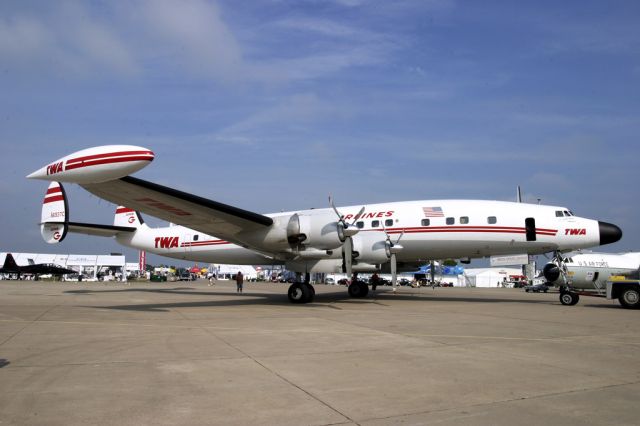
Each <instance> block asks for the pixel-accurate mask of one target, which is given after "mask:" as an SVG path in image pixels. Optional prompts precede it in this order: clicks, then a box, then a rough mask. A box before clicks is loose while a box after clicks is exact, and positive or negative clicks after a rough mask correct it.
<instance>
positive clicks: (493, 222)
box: [487, 216, 498, 225]
mask: <svg viewBox="0 0 640 426" xmlns="http://www.w3.org/2000/svg"><path fill="white" fill-rule="evenodd" d="M487 223H488V224H490V225H493V224H495V223H498V219H497V218H496V217H495V216H489V217H488V218H487Z"/></svg>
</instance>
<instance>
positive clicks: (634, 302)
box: [606, 272, 640, 309]
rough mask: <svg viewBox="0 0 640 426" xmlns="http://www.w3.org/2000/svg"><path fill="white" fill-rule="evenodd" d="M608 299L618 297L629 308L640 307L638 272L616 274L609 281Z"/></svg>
mask: <svg viewBox="0 0 640 426" xmlns="http://www.w3.org/2000/svg"><path fill="white" fill-rule="evenodd" d="M606 285H607V287H606V288H607V299H609V300H612V299H618V302H620V305H622V307H623V308H627V309H640V276H638V272H636V273H632V274H627V275H614V276H612V277H611V278H610V279H609V280H608V281H607V284H606Z"/></svg>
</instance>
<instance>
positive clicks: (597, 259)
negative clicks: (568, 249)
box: [542, 252, 640, 305]
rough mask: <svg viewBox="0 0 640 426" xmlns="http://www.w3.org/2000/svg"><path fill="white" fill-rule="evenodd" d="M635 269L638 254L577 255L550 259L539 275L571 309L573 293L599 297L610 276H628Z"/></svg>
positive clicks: (639, 259) (638, 263) (639, 260)
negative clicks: (558, 288)
mask: <svg viewBox="0 0 640 426" xmlns="http://www.w3.org/2000/svg"><path fill="white" fill-rule="evenodd" d="M639 268H640V253H639V252H630V253H622V254H611V253H577V254H573V255H567V256H565V257H562V256H559V257H556V258H554V259H553V260H552V261H551V262H549V263H547V264H546V265H545V266H544V268H543V270H542V273H543V275H544V278H545V279H546V280H547V285H553V286H556V287H560V289H561V290H560V302H562V303H563V304H565V305H575V304H576V303H578V300H579V296H578V294H577V293H581V294H586V295H599V296H602V295H604V294H605V290H606V283H607V281H608V280H609V279H610V278H611V276H613V275H625V274H629V273H631V272H634V271H637V270H638V269H639ZM565 293H568V294H565Z"/></svg>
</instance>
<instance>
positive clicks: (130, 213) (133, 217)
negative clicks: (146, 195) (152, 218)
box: [113, 206, 144, 228]
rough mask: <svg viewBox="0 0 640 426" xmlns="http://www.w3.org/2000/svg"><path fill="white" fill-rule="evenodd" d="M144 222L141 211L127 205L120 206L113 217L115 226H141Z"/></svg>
mask: <svg viewBox="0 0 640 426" xmlns="http://www.w3.org/2000/svg"><path fill="white" fill-rule="evenodd" d="M143 224H144V219H142V216H141V215H140V213H139V212H137V211H135V210H132V209H130V208H128V207H125V206H118V208H116V214H115V216H114V218H113V226H126V227H134V228H140V227H141V226H142V225H143Z"/></svg>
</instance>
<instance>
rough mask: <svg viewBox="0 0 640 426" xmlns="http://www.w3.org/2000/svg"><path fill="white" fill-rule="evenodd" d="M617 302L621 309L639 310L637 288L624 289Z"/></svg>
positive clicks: (639, 295)
mask: <svg viewBox="0 0 640 426" xmlns="http://www.w3.org/2000/svg"><path fill="white" fill-rule="evenodd" d="M618 301H619V302H620V304H621V305H622V307H623V308H627V309H638V308H640V291H638V289H637V288H625V289H624V290H622V293H621V294H620V297H618Z"/></svg>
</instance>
